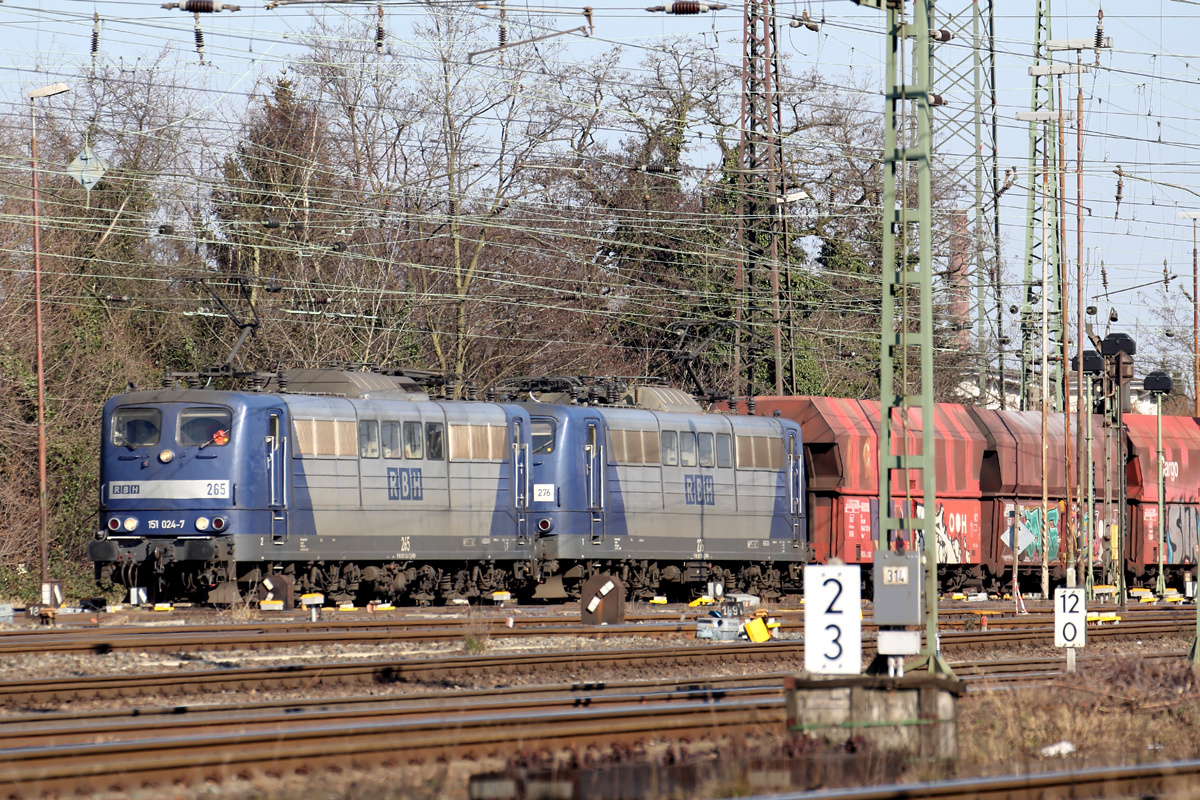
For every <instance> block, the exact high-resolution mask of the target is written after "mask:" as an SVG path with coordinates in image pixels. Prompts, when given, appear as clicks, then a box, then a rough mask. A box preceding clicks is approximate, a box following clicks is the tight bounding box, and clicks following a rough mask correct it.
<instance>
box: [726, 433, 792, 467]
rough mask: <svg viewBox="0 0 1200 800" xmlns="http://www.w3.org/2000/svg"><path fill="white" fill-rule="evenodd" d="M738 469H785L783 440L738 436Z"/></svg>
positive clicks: (771, 437) (773, 437) (767, 437)
mask: <svg viewBox="0 0 1200 800" xmlns="http://www.w3.org/2000/svg"><path fill="white" fill-rule="evenodd" d="M737 467H738V469H783V439H780V438H779V437H777V436H738V437H737Z"/></svg>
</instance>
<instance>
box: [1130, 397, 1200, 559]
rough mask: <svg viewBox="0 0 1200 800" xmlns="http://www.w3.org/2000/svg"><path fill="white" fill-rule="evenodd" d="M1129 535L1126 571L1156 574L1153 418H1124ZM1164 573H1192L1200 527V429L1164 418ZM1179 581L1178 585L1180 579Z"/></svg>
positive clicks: (1155, 440)
mask: <svg viewBox="0 0 1200 800" xmlns="http://www.w3.org/2000/svg"><path fill="white" fill-rule="evenodd" d="M1124 422H1125V433H1126V436H1127V441H1128V447H1129V450H1128V461H1127V462H1126V467H1125V477H1126V483H1127V486H1128V497H1129V522H1130V535H1129V537H1128V540H1127V542H1128V546H1127V549H1126V552H1125V566H1126V569H1128V570H1130V571H1131V572H1132V573H1133V575H1134V576H1135V577H1144V576H1148V577H1154V576H1156V575H1157V573H1158V433H1157V424H1158V423H1157V420H1156V418H1155V417H1154V416H1144V415H1140V414H1126V415H1125V416H1124ZM1162 442H1163V489H1164V491H1163V501H1164V503H1165V506H1164V512H1165V516H1166V527H1165V529H1164V531H1163V533H1164V547H1165V551H1164V553H1163V562H1164V569H1165V572H1166V573H1167V576H1168V579H1169V581H1170V582H1172V583H1178V581H1176V580H1175V578H1179V576H1178V575H1176V574H1174V573H1182V572H1183V571H1184V570H1194V569H1195V564H1196V561H1197V555H1198V551H1197V541H1196V531H1197V522H1198V521H1200V425H1198V424H1197V421H1196V420H1194V419H1192V418H1191V417H1166V416H1165V417H1163V418H1162ZM1180 580H1182V579H1181V578H1180Z"/></svg>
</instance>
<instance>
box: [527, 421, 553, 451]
mask: <svg viewBox="0 0 1200 800" xmlns="http://www.w3.org/2000/svg"><path fill="white" fill-rule="evenodd" d="M529 432H530V434H531V435H532V436H533V452H534V453H535V454H536V453H553V452H554V423H553V422H551V421H550V420H548V419H535V420H534V421H533V424H531V425H530V426H529Z"/></svg>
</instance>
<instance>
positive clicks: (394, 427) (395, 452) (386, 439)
mask: <svg viewBox="0 0 1200 800" xmlns="http://www.w3.org/2000/svg"><path fill="white" fill-rule="evenodd" d="M416 425H417V431H418V433H417V435H418V437H419V436H420V430H421V423H419V422H418V423H416ZM379 443H380V445H382V446H383V457H384V458H400V423H399V422H395V421H391V420H384V421H383V422H381V423H379Z"/></svg>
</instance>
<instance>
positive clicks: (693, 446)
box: [529, 388, 807, 597]
mask: <svg viewBox="0 0 1200 800" xmlns="http://www.w3.org/2000/svg"><path fill="white" fill-rule="evenodd" d="M653 393H654V395H655V396H661V395H662V394H663V393H664V390H662V389H657V388H656V389H655V390H654V392H653ZM673 394H677V395H678V394H680V393H673ZM682 397H685V398H686V395H684V396H682ZM671 399H672V401H673V402H671V403H669V404H663V403H654V404H653V405H656V406H658V407H659V408H662V407H664V405H665V406H667V407H669V408H672V409H673V410H648V409H637V408H628V407H620V406H617V407H607V406H579V405H548V404H531V405H530V406H529V414H530V417H531V419H532V426H533V428H532V429H533V456H532V468H531V474H532V478H533V482H534V486H533V506H532V519H533V521H534V527H535V528H536V530H537V534H538V557H539V559H540V563H541V569H542V579H543V586H542V587H541V588H540V592H541V593H543V594H545V595H547V596H553V595H556V594H558V593H560V592H565V593H566V594H572V595H573V594H574V593H575V590H576V589H577V586H578V582H579V581H581V580H583V579H585V578H586V577H587V576H588V575H589V574H590V573H591V572H594V571H597V570H598V569H600V568H603V569H605V570H607V571H609V572H612V573H614V574H617V575H618V576H619V577H621V579H622V580H623V582H624V583H625V586H626V588H627V589H628V591H629V592H630V593H631V594H632V595H633V596H635V597H652V596H654V595H656V594H660V593H664V592H666V593H668V594H676V595H678V594H680V592H678V591H675V592H672V591H670V589H671V588H672V587H674V588H676V589H682V588H685V587H686V586H687V585H689V584H690V585H692V586H695V585H697V584H700V585H704V584H706V583H707V582H708V581H719V582H721V583H722V584H723V585H724V587H725V588H726V589H727V590H729V591H735V590H739V589H740V590H743V591H750V592H754V593H757V594H762V595H764V596H769V597H770V596H777V595H779V594H780V593H781V592H782V591H783V590H784V589H787V588H791V589H798V588H799V586H800V580H801V567H802V566H803V562H804V561H805V560H806V554H807V546H806V542H805V540H804V536H805V533H806V531H807V525H806V521H805V515H804V483H803V481H804V475H803V469H802V464H803V459H802V453H803V448H802V443H801V436H800V427H799V426H798V425H797V424H796V423H795V422H793V421H791V420H787V419H782V418H769V417H747V416H727V415H721V414H702V413H699V408H698V407H696V408H694V410H692V409H691V408H690V407H692V406H694V402H693V401H691V399H690V398H687V399H686V401H682V402H681V400H680V399H679V398H671ZM683 409H689V410H687V411H684V410H683ZM564 582H565V583H564Z"/></svg>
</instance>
